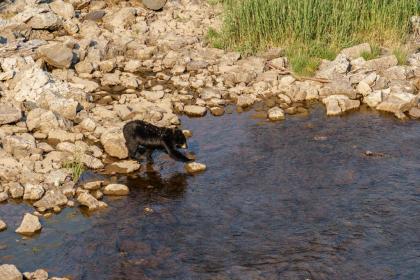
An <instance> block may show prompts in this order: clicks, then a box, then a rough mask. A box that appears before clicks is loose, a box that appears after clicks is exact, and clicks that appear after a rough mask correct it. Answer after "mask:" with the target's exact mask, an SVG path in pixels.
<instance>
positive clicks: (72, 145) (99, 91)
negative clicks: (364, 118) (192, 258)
mask: <svg viewBox="0 0 420 280" xmlns="http://www.w3.org/2000/svg"><path fill="white" fill-rule="evenodd" d="M35 2H36V1H26V2H25V1H23V0H22V1H15V4H13V5H12V4H11V5H7V6H6V7H5V8H3V10H2V11H1V17H0V18H1V20H0V30H1V31H0V67H1V71H0V93H1V99H0V103H1V104H0V124H1V127H0V139H1V142H2V149H1V150H0V155H1V158H0V180H1V185H0V202H3V203H5V202H7V201H8V200H14V199H23V200H28V201H29V202H30V203H31V204H32V205H33V206H34V208H35V209H34V212H33V214H34V215H32V216H29V215H31V214H30V213H27V214H28V216H27V222H29V225H30V228H31V231H32V233H33V232H38V231H39V230H40V227H41V226H42V219H43V218H44V217H48V216H51V215H52V214H54V213H59V212H60V211H61V210H62V208H64V207H73V206H75V205H78V204H81V205H85V206H87V207H88V208H89V209H91V210H96V209H100V208H103V207H106V204H105V203H104V202H103V201H101V199H102V197H103V196H104V195H121V194H127V193H128V189H127V187H126V186H114V185H113V183H114V182H102V181H95V182H89V183H88V184H84V185H81V184H77V182H76V179H77V177H78V176H79V175H80V172H81V171H82V170H83V168H87V169H92V170H95V171H97V172H105V171H106V170H112V172H113V173H115V174H118V173H123V174H124V173H131V172H135V171H137V170H138V169H139V168H140V167H141V165H139V164H138V163H137V162H134V161H131V160H127V156H128V155H127V149H126V147H125V144H124V140H123V136H122V132H121V128H122V126H123V125H124V123H125V122H126V121H128V120H132V119H142V120H146V121H148V122H151V123H154V124H156V125H159V126H173V125H179V124H180V119H179V116H180V115H182V114H185V115H188V116H192V117H201V116H204V115H206V114H213V115H214V116H220V115H223V114H224V111H225V106H226V105H231V104H234V105H236V107H237V108H238V110H244V109H246V108H249V107H252V106H254V105H257V104H258V106H259V107H260V109H261V110H263V111H264V112H266V113H265V114H266V116H267V119H269V120H273V121H274V120H277V121H280V120H282V119H285V118H288V117H289V116H290V115H293V114H297V113H303V114H305V113H307V110H308V109H307V107H306V103H307V102H313V101H318V102H322V103H323V104H325V106H326V109H327V114H328V115H341V114H344V113H346V112H348V111H353V110H357V109H358V108H359V107H360V106H361V105H362V104H367V105H368V106H369V107H371V108H372V109H374V110H379V111H384V112H387V113H391V114H394V115H395V116H396V117H398V118H400V119H408V118H420V107H419V97H420V96H419V88H420V53H413V54H411V55H410V56H409V57H408V64H407V65H398V59H397V57H395V55H392V54H389V53H387V50H383V54H382V56H380V57H379V58H376V59H373V60H369V61H366V60H365V59H364V58H362V57H361V55H362V54H363V53H366V52H369V51H371V46H369V45H368V44H362V45H358V46H355V47H352V48H349V49H345V50H343V51H342V52H341V53H340V54H339V55H338V56H337V58H336V59H335V60H334V61H324V62H322V64H321V66H320V69H319V71H318V72H317V73H316V75H315V77H313V78H300V77H297V76H295V75H293V74H292V73H290V71H289V68H288V66H289V64H288V59H287V57H285V56H284V52H283V50H281V49H270V50H268V51H267V52H265V53H263V54H261V55H259V56H252V57H242V56H241V54H239V53H237V52H227V51H224V50H220V49H215V48H211V47H209V46H208V44H207V42H206V38H205V37H206V34H207V31H208V29H209V28H210V27H211V28H215V29H217V28H219V27H220V25H221V22H220V18H219V17H218V15H219V14H220V12H221V10H220V8H221V7H220V6H217V5H216V6H212V5H209V4H207V2H206V1H168V2H167V3H166V5H165V6H164V7H163V9H162V10H157V11H154V10H152V9H149V8H147V7H144V6H142V5H141V4H140V3H137V2H136V1H119V2H118V4H115V3H114V4H111V2H112V1H87V0H80V1H72V2H71V3H69V2H63V1H53V2H52V3H50V4H45V3H43V4H37V3H35ZM114 2H115V1H114ZM158 2H159V1H158ZM162 4H164V2H162ZM152 8H159V7H152ZM198 160H199V155H198ZM110 185H111V186H110ZM38 217H41V221H39V218H38ZM0 219H3V220H7V217H0ZM22 219H23V217H22ZM24 220H25V219H23V221H24ZM6 222H7V221H6ZM9 230H17V228H10V226H9ZM21 232H23V233H24V234H25V233H27V231H26V230H21ZM29 233H31V232H29ZM41 234H42V233H41ZM0 235H1V233H0Z"/></svg>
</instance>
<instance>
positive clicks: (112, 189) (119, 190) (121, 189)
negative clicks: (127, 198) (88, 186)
mask: <svg viewBox="0 0 420 280" xmlns="http://www.w3.org/2000/svg"><path fill="white" fill-rule="evenodd" d="M103 192H104V194H105V195H128V194H129V192H130V190H129V189H128V187H127V186H126V185H122V184H109V185H107V186H105V188H104V190H103Z"/></svg>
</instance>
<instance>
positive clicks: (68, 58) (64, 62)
mask: <svg viewBox="0 0 420 280" xmlns="http://www.w3.org/2000/svg"><path fill="white" fill-rule="evenodd" d="M38 53H39V55H40V56H41V57H42V58H43V59H44V60H45V61H46V62H47V63H48V64H50V65H51V66H54V67H57V68H66V69H67V68H69V67H70V65H71V63H72V61H73V52H72V50H71V49H70V48H68V47H67V46H65V45H63V44H60V43H52V44H48V45H45V46H42V47H40V48H38Z"/></svg>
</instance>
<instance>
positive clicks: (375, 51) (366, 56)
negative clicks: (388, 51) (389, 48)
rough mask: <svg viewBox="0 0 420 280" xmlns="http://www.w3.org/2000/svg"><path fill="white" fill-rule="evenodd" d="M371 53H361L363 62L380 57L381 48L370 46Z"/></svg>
mask: <svg viewBox="0 0 420 280" xmlns="http://www.w3.org/2000/svg"><path fill="white" fill-rule="evenodd" d="M371 49H372V51H371V52H363V53H362V57H363V58H364V59H365V60H371V59H374V58H377V57H379V56H380V55H381V48H380V47H379V46H378V45H373V46H371Z"/></svg>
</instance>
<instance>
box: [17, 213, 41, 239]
mask: <svg viewBox="0 0 420 280" xmlns="http://www.w3.org/2000/svg"><path fill="white" fill-rule="evenodd" d="M41 228H42V226H41V223H40V222H39V219H38V217H37V216H35V215H32V214H29V213H26V214H25V216H24V217H23V220H22V223H21V224H20V226H19V227H18V228H17V229H16V232H17V233H20V234H22V235H28V236H31V235H33V234H34V233H35V232H37V231H39V230H40V229H41Z"/></svg>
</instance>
